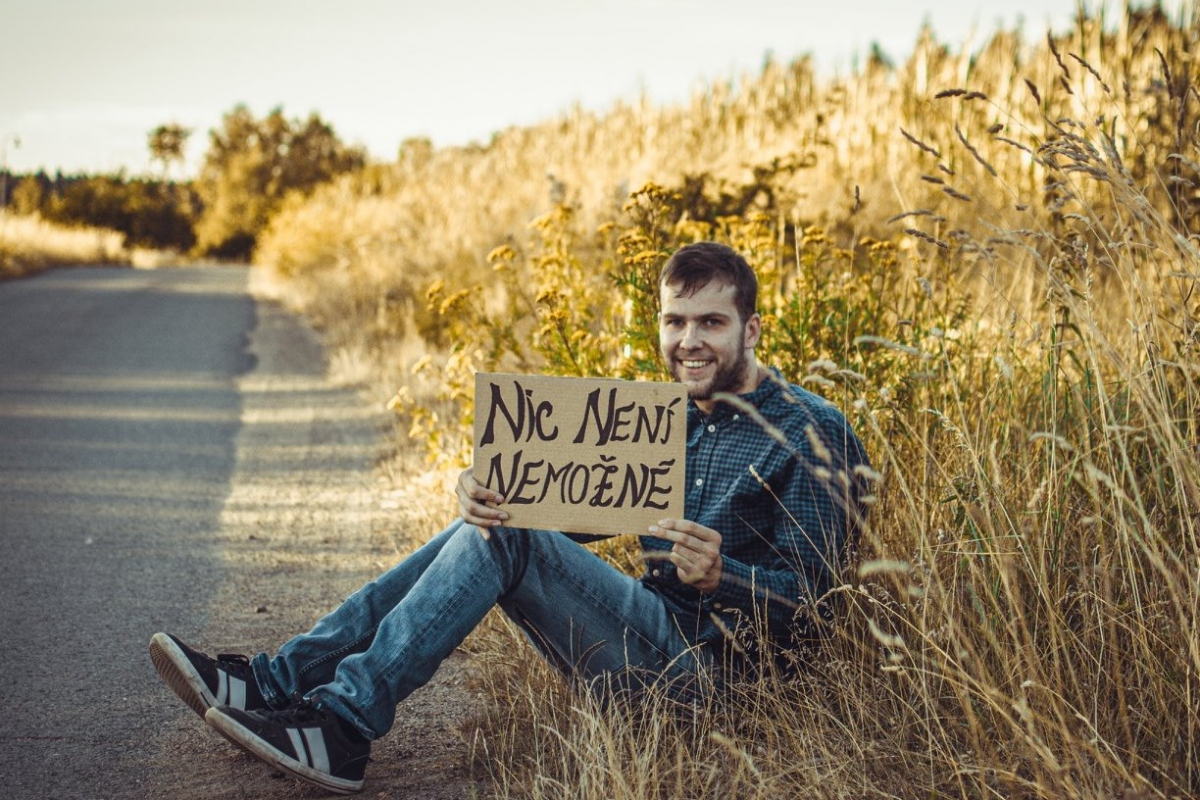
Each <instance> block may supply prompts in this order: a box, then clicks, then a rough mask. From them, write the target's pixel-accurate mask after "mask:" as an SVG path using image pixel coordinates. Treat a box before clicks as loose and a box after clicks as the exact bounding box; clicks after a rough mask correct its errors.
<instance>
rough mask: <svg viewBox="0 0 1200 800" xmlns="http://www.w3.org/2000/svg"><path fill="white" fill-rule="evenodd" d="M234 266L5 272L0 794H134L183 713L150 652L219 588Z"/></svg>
mask: <svg viewBox="0 0 1200 800" xmlns="http://www.w3.org/2000/svg"><path fill="white" fill-rule="evenodd" d="M255 322H256V308H255V303H254V301H253V300H252V299H251V298H250V296H249V295H248V294H247V293H246V272H245V270H244V269H242V268H211V267H205V268H188V269H168V270H156V271H138V270H130V269H118V268H114V269H96V268H89V269H67V270H57V271H54V272H51V273H46V274H42V275H40V276H37V277H33V278H29V279H24V280H17V281H10V282H6V283H0V795H3V796H4V797H7V798H68V799H69V798H127V797H128V798H134V797H140V796H143V794H144V792H143V791H142V787H143V784H144V782H145V781H146V780H147V777H148V776H147V775H146V770H147V769H149V767H148V766H147V765H148V764H150V763H152V755H153V750H154V747H155V743H154V737H153V735H148V734H149V732H153V731H156V730H160V729H162V728H163V727H164V726H165V725H166V724H167V722H168V721H170V720H171V719H174V718H175V717H176V716H177V714H178V710H177V709H175V708H174V707H172V706H171V705H170V704H164V703H163V697H162V695H161V693H157V692H147V691H146V687H147V686H152V685H155V684H156V683H157V676H155V674H154V672H153V668H152V667H151V664H150V660H149V659H148V658H147V657H146V644H147V641H148V639H149V637H150V635H151V634H152V633H153V632H154V631H156V630H160V629H163V628H167V629H178V628H188V629H199V628H201V627H202V626H203V625H204V623H205V620H204V618H203V617H204V615H205V614H206V613H207V610H208V608H209V604H208V601H209V599H210V598H211V596H212V595H213V593H214V592H215V591H216V589H217V587H218V586H219V585H220V582H221V579H222V566H221V560H220V553H219V552H218V547H217V546H216V544H214V541H213V533H214V531H215V530H216V529H217V528H218V526H219V518H220V514H221V510H222V506H223V502H224V500H225V498H226V497H227V495H228V493H229V491H230V476H231V474H232V472H233V469H234V465H235V437H236V436H237V433H238V429H239V425H240V424H241V423H240V422H239V420H240V418H241V402H242V400H241V399H240V396H239V392H238V390H237V378H238V376H239V375H240V374H243V373H244V372H246V371H247V370H248V369H250V368H251V367H252V365H253V357H252V356H251V355H250V354H249V353H248V351H247V342H248V337H249V335H250V333H251V332H252V331H253V330H254V327H255Z"/></svg>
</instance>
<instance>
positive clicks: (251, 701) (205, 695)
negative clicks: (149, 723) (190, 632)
mask: <svg viewBox="0 0 1200 800" xmlns="http://www.w3.org/2000/svg"><path fill="white" fill-rule="evenodd" d="M150 660H151V661H153V662H154V668H155V669H156V670H158V674H159V676H160V677H161V678H162V679H163V682H164V683H166V684H167V686H169V687H171V691H173V692H175V694H177V695H179V699H180V700H182V701H183V702H185V703H187V704H188V706H190V707H191V709H192V710H193V711H195V712H196V713H197V714H199V715H200V716H201V717H203V716H204V712H206V711H208V709H210V708H212V707H213V706H233V707H234V708H241V709H247V710H251V711H253V710H255V709H259V708H267V701H266V700H264V699H263V696H262V692H260V691H259V689H258V682H257V681H255V680H254V672H253V670H251V668H250V660H249V659H248V658H246V657H245V656H240V655H231V654H229V653H222V654H221V655H218V656H217V657H216V658H210V657H209V656H206V655H204V653H200V652H197V651H195V650H193V649H192V648H190V647H188V646H187V645H186V644H184V643H183V642H181V641H180V640H179V639H178V638H177V637H175V636H172V635H171V634H169V633H156V634H154V636H152V637H151V638H150Z"/></svg>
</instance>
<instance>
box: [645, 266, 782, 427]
mask: <svg viewBox="0 0 1200 800" xmlns="http://www.w3.org/2000/svg"><path fill="white" fill-rule="evenodd" d="M735 291H736V290H735V289H734V287H733V285H732V284H726V283H722V282H721V281H717V280H712V281H709V282H708V284H707V285H706V286H704V287H703V288H701V289H700V290H698V291H697V292H696V293H695V294H692V295H690V296H688V297H680V296H679V287H678V286H677V285H667V286H663V287H662V315H661V316H660V317H659V321H658V336H659V346H660V347H661V349H662V355H663V359H665V361H666V363H667V366H668V368H669V369H670V370H671V375H673V376H674V377H675V380H677V381H679V382H680V383H683V384H685V385H686V386H687V388H688V397H690V398H692V400H694V401H696V405H697V406H699V407H700V408H701V410H703V411H705V412H708V411H711V410H712V406H713V405H714V403H713V402H712V396H713V395H714V394H716V393H717V392H731V393H733V394H741V393H744V392H749V391H751V390H753V389H754V388H755V386H757V378H758V364H757V361H755V359H754V358H753V357H752V353H753V350H754V346H755V345H756V344H758V336H759V332H760V321H759V318H758V315H757V314H755V315H753V316H752V317H750V319H748V320H746V322H745V323H742V321H741V320H740V319H739V318H738V312H737V307H736V306H735V305H734V293H735Z"/></svg>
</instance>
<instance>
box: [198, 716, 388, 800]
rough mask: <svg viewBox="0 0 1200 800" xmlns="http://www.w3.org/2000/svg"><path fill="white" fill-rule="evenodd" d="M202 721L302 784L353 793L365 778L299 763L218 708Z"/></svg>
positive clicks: (337, 791) (359, 787)
mask: <svg viewBox="0 0 1200 800" xmlns="http://www.w3.org/2000/svg"><path fill="white" fill-rule="evenodd" d="M204 721H205V722H207V723H208V724H209V727H211V728H212V729H213V730H215V731H216V732H217V733H219V734H221V735H222V736H224V737H225V738H226V739H228V740H229V741H231V742H233V743H234V744H236V745H237V746H238V747H241V748H242V749H243V750H245V751H246V752H248V753H250V755H252V756H254V757H256V758H258V759H259V760H260V761H263V762H264V763H266V764H267V765H268V766H270V767H272V768H274V769H277V770H279V771H280V772H284V773H287V774H288V775H291V776H292V777H294V778H299V779H300V780H302V781H304V782H305V783H311V784H313V785H314V786H320V787H321V788H322V789H327V790H328V791H331V792H334V793H335V794H355V793H356V792H361V791H362V788H363V783H364V781H351V780H346V779H344V778H335V777H334V776H332V775H330V774H329V773H327V772H319V771H317V770H315V769H313V768H312V767H310V766H307V765H305V764H302V763H300V762H299V761H297V760H296V759H294V758H292V757H291V756H289V755H287V754H286V753H283V752H280V751H279V750H277V749H275V748H274V747H273V746H272V745H271V744H270V743H268V742H267V741H266V740H264V739H262V738H260V737H259V736H258V735H257V734H255V733H254V732H253V731H251V730H250V729H249V728H247V727H246V726H245V725H243V724H241V723H240V722H238V721H237V720H236V719H234V718H233V717H230V716H229V715H227V714H223V713H222V712H221V709H220V708H213V709H211V710H209V712H208V713H207V714H205V715H204Z"/></svg>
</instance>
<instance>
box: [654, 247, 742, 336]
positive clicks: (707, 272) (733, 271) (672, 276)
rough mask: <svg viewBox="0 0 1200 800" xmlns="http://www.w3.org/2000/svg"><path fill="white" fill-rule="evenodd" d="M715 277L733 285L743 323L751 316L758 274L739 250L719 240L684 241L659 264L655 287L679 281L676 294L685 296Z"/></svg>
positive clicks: (728, 284) (706, 284)
mask: <svg viewBox="0 0 1200 800" xmlns="http://www.w3.org/2000/svg"><path fill="white" fill-rule="evenodd" d="M712 280H719V281H720V282H721V283H723V284H725V285H727V286H732V287H733V288H734V295H733V303H734V305H735V306H736V307H737V311H738V316H739V317H741V321H742V322H743V323H744V322H746V320H748V319H750V317H752V316H754V313H755V308H756V306H757V304H758V276H756V275H755V274H754V270H752V269H750V265H749V264H747V263H746V259H744V258H742V255H741V253H739V252H738V251H736V250H734V249H733V248H732V247H729V246H728V245H724V244H721V243H720V242H695V243H693V244H689V245H684V246H683V247H681V248H679V249H678V250H676V251H675V254H674V255H672V256H671V257H670V258H668V259H667V263H666V264H663V268H662V272H661V273H660V274H659V276H658V285H659V287H660V288H661V287H663V286H668V285H675V284H680V286H679V296H680V297H687V296H689V295H692V294H695V293H696V292H698V291H700V290H701V289H703V288H704V287H705V286H708V284H709V281H712Z"/></svg>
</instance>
